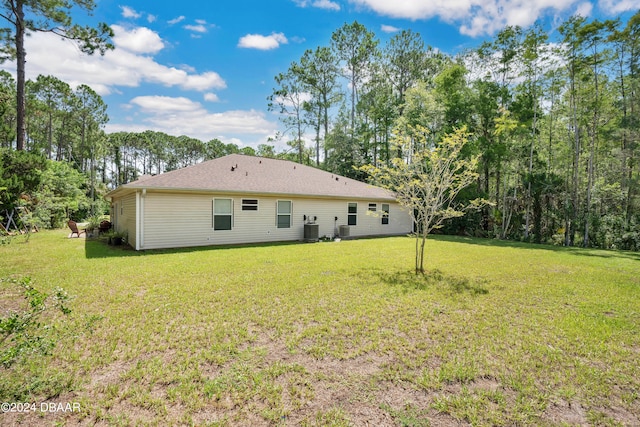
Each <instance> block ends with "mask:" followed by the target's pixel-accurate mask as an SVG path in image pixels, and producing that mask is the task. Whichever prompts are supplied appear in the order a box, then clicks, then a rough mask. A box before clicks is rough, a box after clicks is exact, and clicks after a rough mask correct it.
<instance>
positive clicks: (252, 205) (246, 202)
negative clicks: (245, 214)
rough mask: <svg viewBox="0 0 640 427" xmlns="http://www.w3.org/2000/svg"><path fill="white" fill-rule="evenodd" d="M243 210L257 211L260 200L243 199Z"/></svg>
mask: <svg viewBox="0 0 640 427" xmlns="http://www.w3.org/2000/svg"><path fill="white" fill-rule="evenodd" d="M242 210H243V211H257V210H258V200H257V199H242Z"/></svg>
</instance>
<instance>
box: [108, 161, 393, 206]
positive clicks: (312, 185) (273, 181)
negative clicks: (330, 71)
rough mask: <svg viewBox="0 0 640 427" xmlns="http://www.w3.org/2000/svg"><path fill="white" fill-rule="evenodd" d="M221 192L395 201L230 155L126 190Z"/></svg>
mask: <svg viewBox="0 0 640 427" xmlns="http://www.w3.org/2000/svg"><path fill="white" fill-rule="evenodd" d="M142 188H146V189H161V190H176V191H177V190H180V191H211V192H214V191H219V192H225V193H251V194H265V195H268V194H274V195H275V194H277V195H285V194H287V195H296V196H315V197H336V198H351V199H371V200H395V197H394V195H393V193H392V192H390V191H388V190H385V189H383V188H380V187H375V186H372V185H369V184H366V183H363V182H360V181H356V180H354V179H351V178H346V177H343V176H340V175H336V174H332V173H330V172H326V171H323V170H320V169H316V168H314V167H310V166H305V165H301V164H298V163H294V162H291V161H288V160H279V159H269V158H264V157H254V156H246V155H242V154H231V155H228V156H225V157H220V158H217V159H213V160H209V161H206V162H203V163H199V164H197V165H194V166H189V167H186V168H183V169H178V170H175V171H171V172H166V173H163V174H160V175H156V176H153V177H148V176H145V177H143V178H141V179H139V180H137V181H134V182H131V183H129V184H125V185H123V186H121V187H120V188H118V189H117V190H114V191H112V192H111V193H110V194H109V195H112V194H113V193H116V192H120V191H122V190H124V189H142Z"/></svg>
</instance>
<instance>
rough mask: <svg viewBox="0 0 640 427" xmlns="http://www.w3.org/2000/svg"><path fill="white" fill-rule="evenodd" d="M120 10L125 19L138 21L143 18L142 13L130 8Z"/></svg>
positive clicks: (125, 7) (124, 7)
mask: <svg viewBox="0 0 640 427" xmlns="http://www.w3.org/2000/svg"><path fill="white" fill-rule="evenodd" d="M120 10H122V16H123V17H124V18H133V19H138V18H140V17H141V16H142V14H141V13H138V12H136V11H135V10H134V9H132V8H130V7H129V6H120Z"/></svg>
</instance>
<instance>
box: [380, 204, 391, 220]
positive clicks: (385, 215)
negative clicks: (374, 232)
mask: <svg viewBox="0 0 640 427" xmlns="http://www.w3.org/2000/svg"><path fill="white" fill-rule="evenodd" d="M385 206H386V207H387V209H386V210H385V208H384V207H385ZM380 211H382V215H381V217H382V219H381V220H380V224H382V225H389V211H391V204H390V203H383V204H382V206H381V207H380ZM385 221H386V222H385Z"/></svg>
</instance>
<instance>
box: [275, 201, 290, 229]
mask: <svg viewBox="0 0 640 427" xmlns="http://www.w3.org/2000/svg"><path fill="white" fill-rule="evenodd" d="M280 202H288V203H289V212H286V213H285V212H280ZM286 215H288V216H289V226H288V227H280V216H286ZM292 227H293V201H291V200H278V201H276V228H292Z"/></svg>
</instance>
